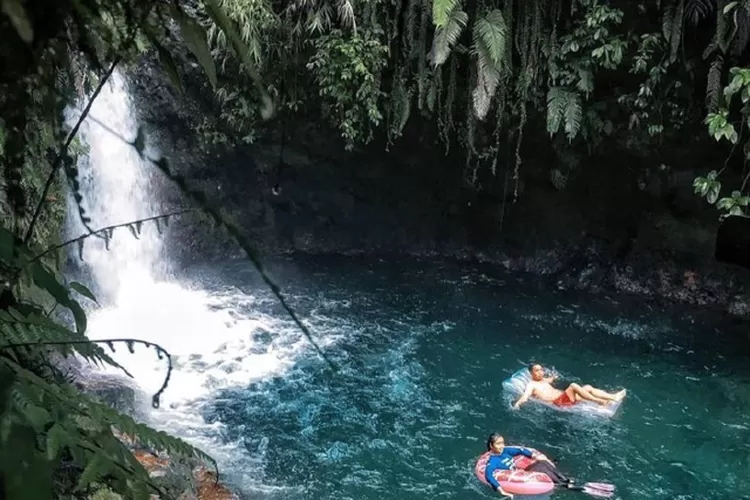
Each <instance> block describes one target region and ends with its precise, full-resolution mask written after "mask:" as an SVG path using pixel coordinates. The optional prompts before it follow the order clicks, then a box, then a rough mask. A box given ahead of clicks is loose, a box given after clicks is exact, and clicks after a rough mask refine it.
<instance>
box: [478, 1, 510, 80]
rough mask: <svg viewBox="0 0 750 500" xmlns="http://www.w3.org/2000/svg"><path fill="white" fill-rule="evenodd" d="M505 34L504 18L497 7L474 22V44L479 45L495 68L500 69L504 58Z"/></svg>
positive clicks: (506, 33) (506, 32)
mask: <svg viewBox="0 0 750 500" xmlns="http://www.w3.org/2000/svg"><path fill="white" fill-rule="evenodd" d="M507 35H508V28H507V26H506V24H505V18H504V17H503V13H502V12H501V11H500V10H499V9H494V10H491V11H490V12H489V13H487V15H486V16H485V17H483V18H479V19H477V21H476V23H475V24H474V46H475V47H480V46H481V47H482V49H484V51H485V52H486V53H487V55H488V56H489V58H490V61H491V62H492V64H493V66H495V67H496V68H497V69H500V66H501V65H502V64H503V60H504V58H505V44H506V41H507Z"/></svg>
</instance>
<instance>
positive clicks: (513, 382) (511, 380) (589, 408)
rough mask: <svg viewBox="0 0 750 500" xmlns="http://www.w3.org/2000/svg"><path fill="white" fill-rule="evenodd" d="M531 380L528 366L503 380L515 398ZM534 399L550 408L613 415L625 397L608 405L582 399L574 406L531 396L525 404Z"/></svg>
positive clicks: (505, 387) (506, 389)
mask: <svg viewBox="0 0 750 500" xmlns="http://www.w3.org/2000/svg"><path fill="white" fill-rule="evenodd" d="M529 382H531V373H529V369H528V368H526V367H523V368H521V369H520V370H518V371H517V372H515V373H514V374H513V375H511V376H510V377H508V378H506V379H505V380H503V389H504V390H505V391H506V392H508V393H510V394H513V396H515V398H516V399H518V398H519V397H521V395H522V394H523V391H525V390H526V386H527V385H528V384H529ZM566 387H567V386H566ZM532 401H533V402H534V403H537V404H542V405H545V406H548V407H550V408H554V409H555V410H558V411H569V412H574V413H584V414H586V413H593V414H597V415H603V416H607V417H611V416H612V415H614V414H615V413H617V409H618V408H619V407H620V405H621V404H622V402H623V401H624V398H623V399H621V400H620V401H613V402H612V403H610V404H608V405H607V406H602V405H599V404H597V403H595V402H593V401H581V402H579V403H576V404H574V405H572V406H557V405H554V404H552V403H547V402H546V401H542V400H540V399H537V398H534V397H532V398H529V400H528V401H527V402H526V403H525V404H529V403H531V402H532ZM514 402H515V400H514Z"/></svg>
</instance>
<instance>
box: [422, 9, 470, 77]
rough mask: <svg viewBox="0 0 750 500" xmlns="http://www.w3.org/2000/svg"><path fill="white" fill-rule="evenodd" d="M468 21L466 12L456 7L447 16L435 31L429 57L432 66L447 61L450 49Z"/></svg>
mask: <svg viewBox="0 0 750 500" xmlns="http://www.w3.org/2000/svg"><path fill="white" fill-rule="evenodd" d="M468 21H469V16H468V15H467V14H466V12H464V11H462V10H461V9H460V8H459V7H456V8H455V9H453V10H451V11H450V13H449V14H448V19H447V21H446V23H445V24H444V25H443V26H440V27H438V28H437V29H436V30H435V36H434V38H433V39H432V50H431V51H430V56H429V57H430V60H431V61H432V64H433V66H435V67H437V66H440V65H441V64H443V63H444V62H445V61H446V60H447V59H448V56H449V55H450V51H451V49H452V48H453V46H454V45H455V43H456V41H457V40H458V37H460V36H461V33H462V32H463V30H464V28H466V24H467V22H468Z"/></svg>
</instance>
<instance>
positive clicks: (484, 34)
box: [472, 9, 508, 120]
mask: <svg viewBox="0 0 750 500" xmlns="http://www.w3.org/2000/svg"><path fill="white" fill-rule="evenodd" d="M507 34H508V29H507V26H506V24H505V19H504V18H503V14H502V12H500V11H499V10H497V9H495V10H492V11H490V12H489V13H488V14H487V15H486V16H485V17H483V18H480V19H478V20H477V21H476V22H475V23H474V30H473V41H474V46H473V50H472V52H473V53H474V54H475V55H476V58H477V84H476V87H475V88H474V90H473V91H472V98H473V103H474V112H475V113H476V116H477V118H479V119H480V120H481V119H484V117H485V116H486V115H487V112H488V111H489V108H490V103H491V101H492V98H493V97H494V95H495V92H496V90H497V86H498V84H499V83H500V79H501V75H502V72H503V70H504V69H505V67H506V64H505V63H506V61H505V54H506V41H507V40H506V37H507Z"/></svg>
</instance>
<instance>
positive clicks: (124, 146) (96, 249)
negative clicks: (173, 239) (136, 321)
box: [66, 72, 166, 303]
mask: <svg viewBox="0 0 750 500" xmlns="http://www.w3.org/2000/svg"><path fill="white" fill-rule="evenodd" d="M78 116H79V113H75V114H72V113H71V116H70V117H69V120H71V121H72V120H77V119H78ZM136 133H137V124H136V123H135V118H134V113H133V106H132V103H131V100H130V96H129V94H128V91H127V87H126V82H125V79H124V78H123V76H122V75H121V74H119V73H118V72H115V73H114V74H113V75H112V76H111V78H110V80H109V82H108V83H107V84H106V85H105V86H104V88H103V89H102V91H101V93H100V94H99V96H98V97H97V98H96V100H95V101H94V104H93V106H92V107H91V110H90V113H89V115H88V117H87V118H86V120H85V121H84V122H83V124H82V127H81V129H80V131H79V134H80V135H79V137H80V139H81V141H82V142H83V143H84V144H85V145H87V146H88V148H89V152H88V155H86V156H82V157H81V159H80V161H79V163H78V169H79V179H78V180H79V183H80V191H81V194H82V195H83V201H82V206H83V208H84V210H85V213H86V216H88V217H89V218H90V219H91V222H90V223H89V225H90V227H91V228H92V229H99V228H102V227H108V226H112V225H116V224H123V223H127V222H131V221H136V220H139V219H145V218H147V217H151V216H154V215H158V214H159V213H160V210H159V203H158V201H157V198H156V197H157V196H158V193H154V191H153V190H152V189H150V186H151V184H152V176H153V167H150V165H149V164H148V163H147V162H145V161H144V160H143V159H141V157H140V156H139V154H138V151H137V150H136V149H135V148H134V147H133V146H132V145H130V144H128V143H127V142H125V140H127V141H132V140H133V139H134V138H135V135H136ZM123 139H125V140H123ZM77 210H78V209H77V207H76V206H75V202H74V201H73V200H72V199H70V201H69V209H68V212H69V214H70V215H71V216H70V217H68V224H67V228H66V229H67V235H68V237H75V236H78V235H80V234H82V233H84V232H85V231H86V228H85V227H84V226H83V224H82V222H81V220H80V217H79V216H78V213H77ZM140 229H141V231H140V235H139V238H138V239H136V238H135V237H134V236H133V235H132V234H131V233H130V231H129V230H128V229H127V228H118V229H117V230H115V231H113V233H112V236H113V238H112V239H111V241H109V242H106V241H105V240H104V239H103V238H97V237H90V238H87V239H86V240H85V242H84V244H83V248H82V252H81V253H82V256H83V262H84V264H83V265H84V267H85V268H86V270H87V271H88V272H89V274H90V275H91V278H92V280H93V282H94V283H93V285H94V286H95V288H96V290H97V292H98V293H97V295H98V296H99V299H100V301H101V302H104V303H112V302H116V300H117V294H118V292H121V291H123V290H126V289H128V288H131V287H132V286H137V285H138V284H139V283H140V284H143V283H144V282H147V281H150V280H152V279H154V278H163V277H164V276H165V274H166V267H165V265H164V259H163V258H162V250H163V249H162V239H161V235H160V234H159V231H158V229H157V228H156V226H155V224H154V223H145V224H143V225H142V226H141V227H140ZM107 244H108V245H109V249H107V248H106V246H107Z"/></svg>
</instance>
